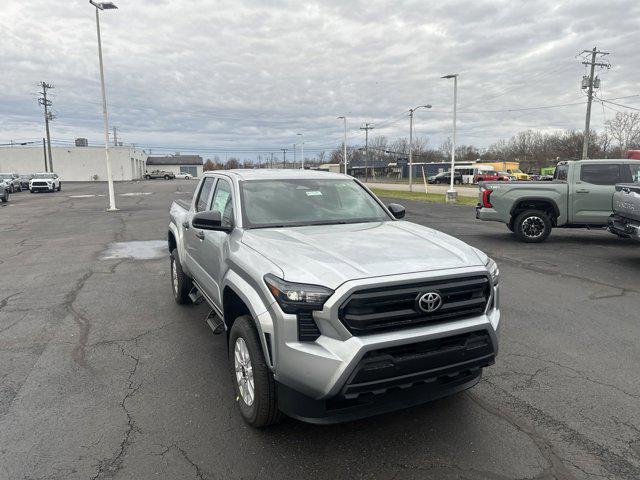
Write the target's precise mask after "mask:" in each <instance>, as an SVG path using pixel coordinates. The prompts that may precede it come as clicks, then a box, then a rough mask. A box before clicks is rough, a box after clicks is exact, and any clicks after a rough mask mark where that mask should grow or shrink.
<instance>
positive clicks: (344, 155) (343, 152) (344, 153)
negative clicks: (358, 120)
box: [338, 116, 347, 175]
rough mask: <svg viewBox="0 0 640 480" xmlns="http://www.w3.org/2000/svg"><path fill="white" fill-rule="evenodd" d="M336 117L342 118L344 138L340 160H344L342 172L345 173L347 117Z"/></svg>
mask: <svg viewBox="0 0 640 480" xmlns="http://www.w3.org/2000/svg"><path fill="white" fill-rule="evenodd" d="M338 119H342V120H344V139H343V140H342V160H343V162H344V174H345V175H346V174H347V117H345V116H341V117H338Z"/></svg>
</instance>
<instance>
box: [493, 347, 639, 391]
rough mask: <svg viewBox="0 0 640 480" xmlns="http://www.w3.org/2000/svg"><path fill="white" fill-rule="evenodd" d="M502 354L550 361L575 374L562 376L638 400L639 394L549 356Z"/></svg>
mask: <svg viewBox="0 0 640 480" xmlns="http://www.w3.org/2000/svg"><path fill="white" fill-rule="evenodd" d="M503 355H505V356H512V357H522V358H528V359H531V360H537V361H539V362H542V363H550V364H551V365H555V366H556V367H559V368H562V369H565V370H569V371H570V372H573V373H575V374H576V375H577V376H575V377H574V376H571V375H566V374H565V375H562V376H564V377H567V378H574V379H575V378H577V379H580V380H586V381H588V382H591V383H594V384H596V385H600V386H602V387H607V388H612V389H613V390H616V391H617V392H619V393H622V394H624V395H627V396H629V397H631V398H634V399H639V400H640V395H639V394H636V393H632V392H629V391H627V390H625V389H624V388H622V387H619V386H617V385H614V384H612V383H607V382H603V381H600V380H595V379H593V378H591V377H589V375H587V374H586V373H584V372H583V371H581V370H577V369H575V368H573V367H569V366H568V365H563V364H562V363H560V362H556V361H554V360H551V359H549V358H541V357H537V356H535V355H526V354H524V353H507V352H504V353H503ZM549 368H551V367H543V368H542V369H540V370H542V371H544V370H548V369H549ZM513 373H516V374H519V373H520V372H516V371H515V370H514V371H513ZM539 373H541V372H535V373H534V374H533V376H535V375H537V374H539ZM523 375H529V374H523ZM533 376H532V378H531V379H530V380H533Z"/></svg>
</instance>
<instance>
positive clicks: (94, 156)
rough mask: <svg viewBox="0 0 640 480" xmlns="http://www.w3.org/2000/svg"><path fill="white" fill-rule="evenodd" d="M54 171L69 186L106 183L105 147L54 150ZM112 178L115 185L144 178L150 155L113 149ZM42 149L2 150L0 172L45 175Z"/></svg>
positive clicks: (121, 148) (124, 149) (130, 150)
mask: <svg viewBox="0 0 640 480" xmlns="http://www.w3.org/2000/svg"><path fill="white" fill-rule="evenodd" d="M51 156H52V157H53V171H54V172H56V173H57V174H58V175H60V177H61V178H62V180H63V181H66V182H90V181H98V182H104V181H106V180H107V163H106V160H105V152H104V147H52V148H51ZM109 156H110V158H111V174H112V176H113V180H115V181H123V180H124V181H127V180H136V179H139V178H142V175H143V173H144V170H145V161H146V159H147V154H146V153H145V152H144V151H143V150H140V149H136V148H132V147H110V148H109ZM47 170H48V169H46V170H45V162H44V153H43V149H42V147H26V146H21V147H1V148H0V172H16V173H20V174H30V173H34V172H44V171H47Z"/></svg>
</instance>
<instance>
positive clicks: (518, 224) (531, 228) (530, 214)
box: [513, 210, 552, 243]
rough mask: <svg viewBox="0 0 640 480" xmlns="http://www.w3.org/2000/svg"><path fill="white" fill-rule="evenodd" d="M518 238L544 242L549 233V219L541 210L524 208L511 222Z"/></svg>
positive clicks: (526, 240)
mask: <svg viewBox="0 0 640 480" xmlns="http://www.w3.org/2000/svg"><path fill="white" fill-rule="evenodd" d="M513 228H514V231H515V234H516V235H517V236H518V238H519V239H520V240H521V241H523V242H527V243H540V242H544V241H545V240H546V239H547V237H548V236H549V234H550V233H551V228H552V225H551V219H550V218H549V215H547V214H546V213H545V212H543V211H542V210H526V211H524V212H522V213H520V214H519V215H518V216H517V217H516V219H515V221H514V222H513Z"/></svg>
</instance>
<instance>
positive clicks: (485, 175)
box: [473, 170, 499, 183]
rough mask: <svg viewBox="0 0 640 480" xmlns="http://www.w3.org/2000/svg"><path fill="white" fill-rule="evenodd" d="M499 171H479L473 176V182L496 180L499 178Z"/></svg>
mask: <svg viewBox="0 0 640 480" xmlns="http://www.w3.org/2000/svg"><path fill="white" fill-rule="evenodd" d="M498 177H499V175H498V172H496V171H493V170H485V171H482V172H478V173H476V174H475V175H474V176H473V183H480V182H496V181H497V180H498Z"/></svg>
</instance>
